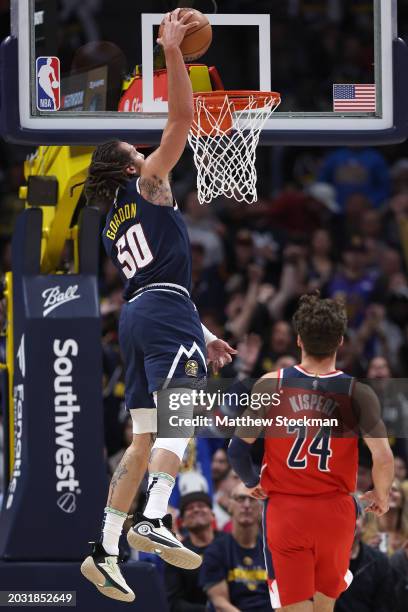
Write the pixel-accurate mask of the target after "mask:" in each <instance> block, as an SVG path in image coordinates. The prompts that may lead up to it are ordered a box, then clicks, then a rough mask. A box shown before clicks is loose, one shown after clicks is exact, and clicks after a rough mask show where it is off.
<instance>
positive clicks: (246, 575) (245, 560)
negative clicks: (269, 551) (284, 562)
mask: <svg viewBox="0 0 408 612" xmlns="http://www.w3.org/2000/svg"><path fill="white" fill-rule="evenodd" d="M223 580H225V581H226V582H227V585H228V594H229V598H230V602H231V604H232V605H233V606H235V607H236V608H238V610H242V612H247V611H248V612H249V611H250V610H254V611H255V610H256V611H257V612H268V611H270V610H272V608H271V606H270V602H269V594H268V586H267V583H266V580H267V573H266V569H265V557H264V553H263V546H262V540H261V538H260V537H259V538H258V540H257V543H256V546H255V547H254V548H244V547H242V546H240V545H239V544H238V542H237V541H236V540H235V539H234V537H233V535H232V534H231V533H225V534H224V535H223V536H222V537H219V538H217V539H215V540H213V542H212V543H211V544H210V545H209V546H208V547H207V549H206V551H205V554H204V558H203V564H202V566H201V570H200V585H201V587H202V588H203V589H204V590H207V589H209V588H210V587H212V586H214V585H215V584H218V583H219V582H222V581H223ZM207 606H208V608H209V610H214V607H213V606H212V605H210V604H207Z"/></svg>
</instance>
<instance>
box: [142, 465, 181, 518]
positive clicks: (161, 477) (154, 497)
mask: <svg viewBox="0 0 408 612" xmlns="http://www.w3.org/2000/svg"><path fill="white" fill-rule="evenodd" d="M174 483H175V480H174V478H173V476H170V474H166V472H151V473H150V474H149V484H148V487H147V495H148V497H147V504H146V508H145V509H144V511H143V514H144V515H145V517H147V518H163V516H164V515H165V514H167V506H168V505H169V499H170V495H171V492H172V490H173V487H174Z"/></svg>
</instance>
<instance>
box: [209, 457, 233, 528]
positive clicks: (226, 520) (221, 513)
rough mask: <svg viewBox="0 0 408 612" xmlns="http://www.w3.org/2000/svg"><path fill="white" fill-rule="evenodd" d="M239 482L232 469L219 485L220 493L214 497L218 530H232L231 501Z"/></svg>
mask: <svg viewBox="0 0 408 612" xmlns="http://www.w3.org/2000/svg"><path fill="white" fill-rule="evenodd" d="M238 482H239V478H238V476H237V475H236V473H235V472H234V471H233V470H231V468H230V470H229V472H228V474H227V476H226V477H225V478H224V479H223V480H222V481H221V482H220V483H219V485H218V491H217V495H216V496H215V497H214V506H213V508H214V516H215V521H216V525H217V529H220V530H228V531H229V530H230V529H231V524H230V523H231V515H230V512H229V510H230V507H229V506H230V499H231V493H232V491H233V489H234V488H235V487H236V486H237V484H238Z"/></svg>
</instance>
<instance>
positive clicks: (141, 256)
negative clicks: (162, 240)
mask: <svg viewBox="0 0 408 612" xmlns="http://www.w3.org/2000/svg"><path fill="white" fill-rule="evenodd" d="M116 248H117V249H118V260H119V262H120V263H121V264H122V270H123V274H124V275H125V276H126V278H133V276H134V275H135V274H136V272H137V271H138V270H139V269H140V268H144V267H145V266H147V265H148V264H149V263H150V262H151V261H153V254H152V252H151V250H150V248H149V245H148V244H147V240H146V236H145V235H144V232H143V228H142V226H141V225H140V223H136V224H135V225H132V227H129V229H128V231H127V232H126V234H123V236H121V237H120V238H119V240H118V241H117V243H116Z"/></svg>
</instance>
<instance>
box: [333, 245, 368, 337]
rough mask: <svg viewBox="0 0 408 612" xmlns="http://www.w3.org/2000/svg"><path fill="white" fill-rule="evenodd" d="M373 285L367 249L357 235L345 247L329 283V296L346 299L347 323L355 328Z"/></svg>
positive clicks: (360, 318) (360, 320) (361, 318)
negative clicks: (368, 265) (340, 262)
mask: <svg viewBox="0 0 408 612" xmlns="http://www.w3.org/2000/svg"><path fill="white" fill-rule="evenodd" d="M373 287H374V279H373V278H372V275H371V274H370V273H369V271H368V269H367V251H366V248H365V246H364V244H363V243H362V241H361V239H360V238H359V237H358V236H355V237H354V238H353V239H352V240H351V241H350V242H349V244H348V245H347V246H346V247H345V249H344V251H343V254H342V267H341V269H340V271H339V272H338V273H337V274H336V275H335V276H334V278H333V279H332V281H331V282H330V283H329V286H328V289H327V292H328V296H329V297H333V298H343V299H344V300H345V301H346V306H347V315H348V324H349V327H350V328H354V329H355V328H357V327H358V326H359V325H360V324H361V322H362V320H363V318H364V313H365V310H366V307H367V305H368V303H369V300H370V297H371V292H372V291H373Z"/></svg>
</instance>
